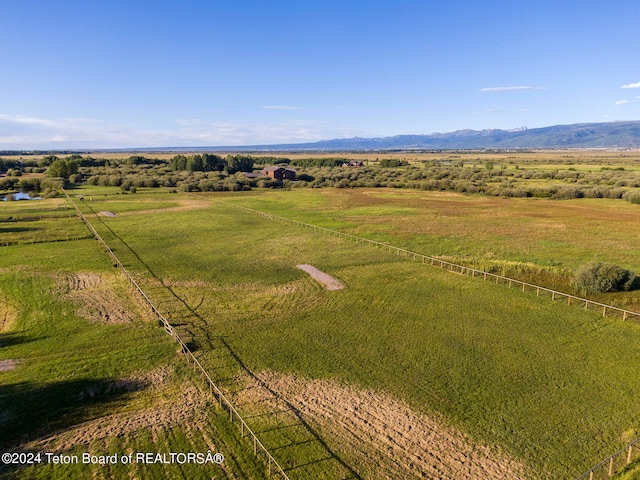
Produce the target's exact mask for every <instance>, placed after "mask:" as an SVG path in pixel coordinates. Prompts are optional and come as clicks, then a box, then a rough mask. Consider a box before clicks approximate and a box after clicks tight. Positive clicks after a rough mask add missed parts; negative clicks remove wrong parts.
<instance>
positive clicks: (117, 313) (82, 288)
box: [61, 272, 136, 324]
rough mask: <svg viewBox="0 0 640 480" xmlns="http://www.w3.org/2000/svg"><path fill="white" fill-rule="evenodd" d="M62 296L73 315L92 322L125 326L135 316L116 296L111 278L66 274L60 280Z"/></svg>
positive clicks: (95, 274) (86, 273) (96, 275)
mask: <svg viewBox="0 0 640 480" xmlns="http://www.w3.org/2000/svg"><path fill="white" fill-rule="evenodd" d="M61 291H62V293H63V294H64V295H65V296H66V297H67V298H69V299H71V300H72V301H73V302H74V304H75V305H76V309H75V313H76V315H78V316H80V317H84V318H87V319H89V320H91V321H94V322H103V323H112V324H113V323H128V322H132V321H133V320H134V319H135V317H136V315H135V314H134V313H133V310H132V305H127V304H126V303H125V302H124V301H123V300H122V299H121V298H120V296H119V295H118V294H116V292H117V288H116V282H115V279H113V278H104V277H103V276H102V275H99V274H97V273H91V272H79V273H71V274H67V275H65V276H64V277H63V281H62V285H61Z"/></svg>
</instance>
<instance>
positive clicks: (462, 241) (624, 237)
mask: <svg viewBox="0 0 640 480" xmlns="http://www.w3.org/2000/svg"><path fill="white" fill-rule="evenodd" d="M82 192H83V193H84V195H85V198H87V196H88V195H90V194H91V190H90V189H88V188H87V189H83V190H82ZM215 199H223V200H225V201H229V202H233V203H237V204H239V205H245V206H249V207H251V208H255V209H258V210H263V211H267V212H270V213H274V214H278V215H282V216H285V217H289V218H294V219H297V220H300V221H305V222H308V223H312V224H317V225H321V226H326V227H329V228H335V229H339V230H341V231H345V232H348V233H353V234H357V235H361V236H365V237H367V238H372V239H375V240H379V241H386V242H389V243H391V244H394V245H398V246H404V247H408V248H411V249H413V250H416V251H418V252H421V253H425V254H431V255H440V256H447V257H455V258H465V259H468V260H469V261H472V262H478V263H479V264H482V262H488V261H491V262H504V263H503V264H502V265H503V266H505V268H506V267H507V266H508V267H509V268H513V265H516V266H517V265H520V264H531V265H533V266H535V267H539V268H543V267H544V268H551V269H558V270H561V269H571V268H574V267H575V266H577V265H579V264H581V263H583V262H584V261H588V260H591V259H594V258H597V259H600V260H606V261H613V262H616V263H619V264H621V265H623V266H625V267H629V268H635V269H636V270H638V267H640V260H639V258H638V256H637V249H636V248H635V245H634V243H633V238H636V235H637V234H634V231H635V230H634V229H636V230H637V227H636V225H638V223H637V222H636V220H637V218H638V217H637V213H636V208H637V207H636V206H635V205H632V204H627V203H625V202H618V203H614V201H609V200H607V199H599V200H598V201H591V200H588V199H581V200H575V201H554V200H548V199H542V200H537V199H488V198H484V197H472V196H463V195H457V194H451V193H441V194H438V193H423V192H404V191H402V192H400V191H395V190H376V189H367V190H353V191H352V190H333V189H331V190H329V189H324V190H292V191H261V192H248V193H233V194H230V193H226V194H199V195H197V196H194V195H182V194H177V193H173V194H168V193H157V191H153V192H152V191H149V192H145V191H142V192H139V193H137V194H135V195H124V196H122V195H108V196H106V197H105V196H102V197H99V198H98V197H94V199H93V201H85V202H83V203H82V209H83V210H84V211H85V212H87V213H88V214H90V215H92V216H91V217H90V218H92V221H93V222H94V225H95V226H96V228H97V229H98V231H99V232H100V233H101V234H102V235H103V236H104V238H105V240H107V242H108V243H109V244H110V245H111V246H112V248H113V249H114V251H115V252H116V254H117V255H118V256H119V257H120V258H121V260H122V261H123V263H124V264H125V265H126V266H127V267H128V268H129V269H130V270H131V271H132V272H133V273H134V275H136V276H137V277H138V278H139V279H140V280H141V282H142V284H143V288H145V290H146V291H147V292H148V293H149V294H150V296H151V297H152V298H153V299H154V301H156V302H157V305H158V307H159V308H160V309H161V310H163V311H165V312H167V313H168V316H169V318H170V320H171V321H172V323H174V324H175V325H176V326H177V328H178V330H179V332H180V334H181V335H182V336H183V337H184V338H186V339H188V341H189V342H190V345H191V346H192V347H193V349H194V350H195V353H196V356H197V357H198V358H199V359H200V361H201V362H203V364H204V365H205V367H206V368H207V369H208V371H210V372H212V373H213V375H214V380H216V381H218V382H220V384H221V385H223V386H224V387H225V388H227V389H228V390H229V391H230V392H236V393H237V392H239V391H241V390H242V382H241V381H240V380H239V379H241V378H243V375H246V373H247V372H250V373H260V372H263V371H273V372H280V373H284V374H295V375H298V376H300V377H301V378H319V379H328V380H332V381H335V382H339V383H344V384H349V385H355V386H357V387H359V388H368V389H375V390H380V391H384V392H387V393H389V394H391V395H393V396H394V397H396V398H399V399H402V400H403V401H406V402H407V403H408V404H410V405H411V406H412V407H413V408H414V409H415V410H417V411H419V412H422V413H425V414H427V415H432V416H434V417H437V418H442V419H444V420H445V421H446V422H447V423H448V424H450V425H453V426H454V427H455V428H457V429H460V430H461V431H463V432H465V433H467V434H469V435H470V436H471V437H472V438H474V439H475V440H477V441H478V442H481V443H483V444H488V445H491V446H494V447H495V448H496V449H498V450H500V451H504V452H507V453H508V454H510V455H512V456H513V457H515V458H516V459H518V460H520V461H522V462H523V463H525V464H526V465H527V467H528V469H529V472H530V478H560V477H563V478H564V477H572V476H577V475H579V474H580V473H582V472H583V471H585V470H587V469H588V468H589V467H591V466H592V465H593V464H595V463H597V462H599V461H600V460H601V459H602V458H604V457H605V456H607V455H608V454H610V453H612V452H613V451H616V450H617V449H618V448H620V447H621V446H623V445H624V444H625V442H629V441H630V440H631V439H633V438H635V436H637V434H638V431H637V429H638V423H639V421H640V410H639V409H638V406H637V401H636V399H637V395H638V393H639V392H640V379H639V378H638V376H637V375H636V374H635V367H634V366H635V365H637V363H638V360H640V350H639V349H638V348H637V345H638V340H639V339H640V326H639V325H638V324H635V323H631V322H622V321H619V320H617V319H611V318H602V317H601V316H600V315H598V314H597V313H593V312H585V311H584V310H582V309H580V308H578V307H573V306H567V305H564V304H559V303H552V302H550V301H549V299H545V298H536V297H535V296H532V295H530V294H523V293H521V292H518V291H514V290H509V289H507V288H505V287H502V286H496V285H492V284H486V283H483V282H481V281H478V280H474V279H470V278H467V277H460V276H456V275H452V274H450V273H447V272H443V271H439V270H436V269H432V268H430V267H428V266H423V265H420V264H417V263H412V262H410V261H408V260H404V259H401V258H399V257H397V256H395V255H392V254H388V253H386V252H384V251H382V250H379V249H374V248H370V247H363V246H362V245H356V244H354V243H352V242H348V241H345V240H341V239H337V238H333V237H330V236H325V235H321V234H317V233H313V232H312V231H310V230H304V229H300V228H297V227H294V226H291V225H287V224H282V223H279V222H274V221H271V220H267V219H263V218H260V217H258V216H255V215H252V214H248V213H243V212H240V211H237V210H235V209H229V208H227V207H225V206H223V205H221V204H216V203H215V202H214V201H213V200H215ZM162 202H167V203H166V206H167V207H168V208H167V209H166V211H164V212H163V210H162V209H161V208H160V209H158V208H154V209H153V210H150V209H149V208H148V204H153V205H155V206H156V207H157V205H156V204H157V203H162ZM526 202H529V203H526ZM176 204H178V206H176ZM99 211H111V212H114V213H116V214H117V215H118V216H117V217H115V218H106V217H98V216H95V215H93V213H92V212H99ZM136 211H137V212H138V213H136ZM580 215H581V216H582V218H580ZM621 219H622V221H621ZM614 245H615V246H616V248H613V246H614ZM300 263H308V264H312V265H314V266H316V267H317V268H319V269H321V270H323V271H325V272H327V273H329V274H331V275H333V276H335V277H336V278H338V279H339V280H341V281H342V282H343V283H344V284H345V285H346V288H345V289H344V290H340V291H327V290H325V289H324V288H322V287H321V286H320V285H319V284H317V283H316V282H315V281H313V280H312V279H310V278H309V277H308V276H307V275H306V274H305V273H303V272H301V271H300V270H298V269H296V268H295V265H297V264H300ZM531 268H533V267H531ZM545 278H546V277H545ZM633 295H634V293H633V292H631V293H629V294H626V296H620V295H618V296H616V295H612V296H610V297H608V298H611V299H613V300H615V301H618V302H619V303H625V302H626V303H627V304H632V305H633V304H634V300H633ZM618 297H620V298H618ZM239 408H240V410H241V412H244V413H245V414H246V415H248V416H249V417H250V418H251V419H252V420H251V421H250V423H251V422H253V423H252V425H255V428H256V430H257V432H258V434H259V436H260V433H261V432H262V435H263V437H264V440H263V441H264V442H265V445H266V446H267V448H273V449H275V452H277V453H276V454H275V456H276V458H278V459H279V461H282V463H283V465H285V466H290V468H291V472H290V473H291V475H292V478H293V477H295V478H305V477H306V478H311V477H315V476H323V475H324V476H326V478H335V477H336V476H337V475H338V473H339V475H341V476H343V475H344V476H348V475H349V472H350V471H355V472H358V468H359V467H360V468H363V467H362V466H359V465H357V464H356V463H355V461H354V458H355V457H354V454H353V452H350V451H348V450H345V449H341V447H340V442H339V441H338V439H332V438H330V437H323V438H322V440H323V442H317V441H316V442H314V441H313V440H314V439H315V440H318V439H317V436H318V435H317V434H318V432H322V431H323V426H322V425H307V426H306V427H305V426H304V425H298V426H299V427H300V429H299V430H300V431H296V432H294V431H293V430H291V429H286V428H280V427H274V426H273V425H272V424H271V422H272V418H273V417H272V416H269V415H260V414H259V412H260V408H259V407H258V406H256V405H252V404H249V403H243V404H242V405H241V406H240V407H239ZM300 435H302V436H304V435H311V437H313V438H310V439H309V440H304V439H302V438H301V437H300ZM305 443H308V444H310V445H311V444H313V445H312V447H310V450H307V451H305V450H300V448H297V449H296V448H293V447H294V446H296V447H299V446H300V445H303V444H305ZM323 444H324V445H323ZM323 449H324V450H326V451H328V452H329V454H327V453H326V451H325V452H324V453H323V452H322V450H323ZM314 455H317V456H318V458H326V457H327V456H328V458H330V460H331V461H329V462H328V463H327V462H324V463H323V462H322V461H320V460H318V461H317V462H307V465H305V467H304V468H302V467H295V468H294V467H293V466H294V465H300V463H301V462H303V461H304V459H305V458H308V457H309V456H314ZM285 468H286V467H285ZM337 472H338V473H337ZM345 472H346V473H345ZM365 473H366V472H365ZM296 475H299V476H298V477H296ZM365 476H366V475H365Z"/></svg>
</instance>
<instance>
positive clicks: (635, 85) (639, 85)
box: [620, 82, 640, 88]
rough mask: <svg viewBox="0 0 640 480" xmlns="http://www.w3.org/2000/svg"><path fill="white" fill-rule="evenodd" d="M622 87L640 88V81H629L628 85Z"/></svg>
mask: <svg viewBox="0 0 640 480" xmlns="http://www.w3.org/2000/svg"><path fill="white" fill-rule="evenodd" d="M620 88H640V82H638V83H628V84H627V85H622V86H621V87H620Z"/></svg>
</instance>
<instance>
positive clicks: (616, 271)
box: [573, 262, 636, 293]
mask: <svg viewBox="0 0 640 480" xmlns="http://www.w3.org/2000/svg"><path fill="white" fill-rule="evenodd" d="M635 278H636V274H635V273H633V272H631V271H630V270H626V269H624V268H622V267H619V266H617V265H614V264H612V263H604V262H591V263H587V264H585V265H582V266H581V267H579V268H578V269H577V270H576V271H575V274H574V277H573V283H574V286H575V287H576V288H578V289H579V290H580V291H582V292H583V293H604V292H620V291H627V290H629V289H630V288H631V285H632V284H633V281H634V279H635Z"/></svg>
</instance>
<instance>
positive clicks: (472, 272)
mask: <svg viewBox="0 0 640 480" xmlns="http://www.w3.org/2000/svg"><path fill="white" fill-rule="evenodd" d="M212 200H213V201H214V202H218V203H220V204H223V205H226V206H229V207H233V208H236V209H238V210H245V211H247V212H251V213H253V214H255V215H258V216H260V217H263V218H267V219H269V220H273V221H280V222H285V223H291V224H293V225H297V226H299V227H302V228H310V229H313V230H314V231H317V232H321V233H325V234H328V235H331V236H334V237H338V238H344V239H347V240H352V241H355V242H356V244H358V243H363V244H365V245H369V246H374V247H376V248H383V249H387V251H389V252H395V253H396V254H397V255H401V256H403V257H408V258H411V259H412V260H415V261H421V262H422V263H423V264H430V265H431V266H433V267H438V268H441V269H446V270H448V271H449V272H451V273H457V274H459V275H469V276H471V277H474V278H475V277H481V278H482V279H483V280H484V281H489V280H491V281H495V283H496V284H499V283H502V284H504V285H508V286H509V288H512V287H513V286H514V285H515V286H517V287H519V288H521V289H522V291H523V292H526V291H529V292H533V291H535V292H536V296H538V297H539V296H541V295H542V294H546V295H548V296H551V300H552V301H555V300H558V299H565V300H566V301H567V304H569V305H580V306H583V307H584V309H585V310H589V309H594V308H597V309H598V311H602V316H603V317H606V316H607V315H613V314H615V315H618V316H621V317H622V320H627V319H629V318H633V319H634V320H636V321H640V313H639V312H634V311H632V310H626V309H624V308H619V307H614V306H613V305H607V304H605V303H600V302H594V301H593V300H589V299H586V298H582V297H578V296H575V295H571V294H569V293H565V292H560V291H558V290H553V289H551V288H546V287H542V286H539V285H534V284H532V283H527V282H522V281H520V280H516V279H514V278H509V277H504V276H502V275H496V274H494V273H489V272H485V271H484V270H478V269H476V268H472V267H467V266H464V265H459V264H456V263H453V262H447V261H445V260H440V259H439V258H435V257H431V256H429V255H423V254H421V253H417V252H412V251H411V250H407V249H404V248H400V247H395V246H393V245H389V244H388V243H382V242H377V241H375V240H370V239H368V238H364V237H358V236H357V235H351V234H349V233H343V232H340V231H338V230H331V229H329V228H325V227H319V226H317V225H312V224H310V223H305V222H299V221H298V220H292V219H290V218H286V217H281V216H278V215H273V214H271V213H266V212H262V211H260V210H254V209H252V208H249V207H244V206H241V205H237V204H234V203H230V202H225V201H224V200H219V199H217V198H214V199H212Z"/></svg>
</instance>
